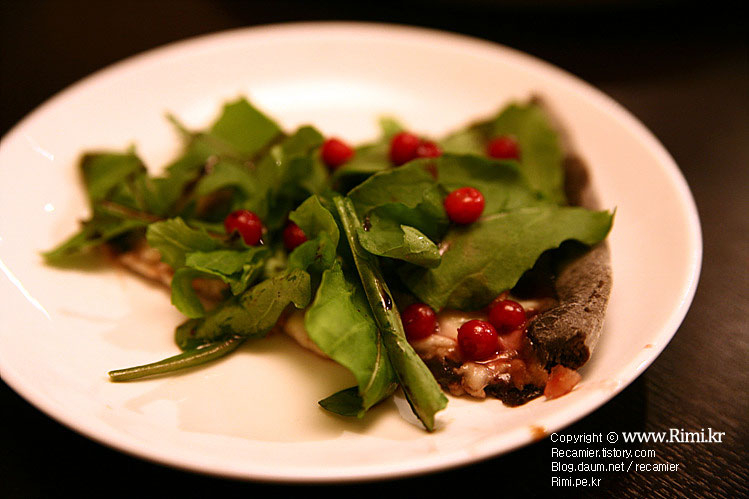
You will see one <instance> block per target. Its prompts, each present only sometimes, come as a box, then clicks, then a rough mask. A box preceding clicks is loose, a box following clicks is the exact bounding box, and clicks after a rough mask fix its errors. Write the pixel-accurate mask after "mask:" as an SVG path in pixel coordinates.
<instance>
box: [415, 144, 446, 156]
mask: <svg viewBox="0 0 749 499" xmlns="http://www.w3.org/2000/svg"><path fill="white" fill-rule="evenodd" d="M416 156H417V157H419V158H438V157H440V156H442V149H440V146H438V145H437V144H435V143H434V142H432V141H429V140H422V141H421V143H420V144H419V147H417V148H416Z"/></svg>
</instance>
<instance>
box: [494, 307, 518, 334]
mask: <svg viewBox="0 0 749 499" xmlns="http://www.w3.org/2000/svg"><path fill="white" fill-rule="evenodd" d="M489 322H491V323H492V326H494V327H495V328H496V329H497V331H498V332H499V333H509V332H510V331H513V330H515V329H518V328H519V327H520V326H522V325H523V324H525V310H524V309H523V306H522V305H521V304H519V303H518V302H516V301H512V300H500V301H498V302H496V303H495V304H494V305H493V306H492V308H491V310H490V311H489Z"/></svg>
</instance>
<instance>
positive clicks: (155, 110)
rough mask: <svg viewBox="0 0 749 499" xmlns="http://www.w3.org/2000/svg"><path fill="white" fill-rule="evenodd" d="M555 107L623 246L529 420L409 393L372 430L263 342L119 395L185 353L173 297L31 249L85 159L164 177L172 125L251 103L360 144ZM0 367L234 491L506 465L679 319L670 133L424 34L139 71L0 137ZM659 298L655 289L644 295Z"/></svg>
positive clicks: (574, 89) (559, 78)
mask: <svg viewBox="0 0 749 499" xmlns="http://www.w3.org/2000/svg"><path fill="white" fill-rule="evenodd" d="M532 94H539V95H542V96H543V97H544V98H545V99H546V100H547V102H548V103H549V104H550V105H551V107H552V108H553V110H554V111H555V113H556V114H557V116H558V117H559V118H560V119H561V122H562V123H563V126H564V127H565V128H566V130H567V132H568V133H569V135H570V138H571V139H572V141H573V142H574V146H575V147H576V149H577V150H578V151H579V153H580V154H581V155H582V156H583V158H584V159H585V160H586V161H587V162H588V164H589V165H590V167H591V169H592V178H593V182H594V185H595V189H596V190H597V192H598V194H599V195H600V198H601V200H602V202H603V205H604V207H606V208H610V209H614V208H615V209H616V221H615V223H614V228H613V232H612V233H611V235H610V244H611V248H612V254H613V267H614V291H613V295H612V297H611V302H610V307H609V310H608V315H607V318H606V324H605V329H604V332H603V336H602V340H601V342H600V345H599V347H598V349H597V351H596V352H595V354H594V357H593V359H592V360H591V361H590V362H589V363H588V365H586V366H585V367H584V368H583V369H582V371H581V372H582V374H583V380H582V382H581V383H580V384H579V385H578V387H577V388H576V389H575V390H574V391H573V392H572V393H570V394H568V395H567V396H565V397H562V398H559V399H556V400H552V401H546V400H544V399H543V398H539V399H536V400H534V401H532V402H530V403H528V404H526V405H524V406H522V407H518V408H508V407H504V406H503V405H502V404H501V403H500V402H498V401H496V400H486V401H475V400H467V399H462V398H451V399H450V403H449V406H448V408H447V409H446V410H444V411H443V412H441V413H439V414H438V418H437V430H436V431H435V432H433V433H427V432H425V431H423V430H422V429H421V427H420V426H419V424H418V422H417V421H415V420H414V418H413V417H412V416H411V414H410V410H409V409H408V405H407V403H405V401H404V400H403V398H402V397H399V396H396V397H394V398H393V399H392V400H391V401H388V402H386V403H384V404H382V405H381V406H378V407H377V408H375V409H374V410H373V411H371V413H370V414H368V415H367V416H366V417H365V418H363V419H362V420H355V419H354V420H350V419H345V418H341V417H337V416H334V415H331V414H329V413H326V412H325V411H323V410H321V409H320V408H319V407H318V405H317V401H318V400H320V399H322V398H324V397H326V396H328V395H330V394H331V393H333V392H335V391H337V390H338V389H342V388H345V387H348V386H351V384H352V379H350V378H349V375H348V374H347V373H346V372H343V370H342V368H339V367H337V366H336V365H334V364H332V363H331V362H327V361H325V360H322V359H318V358H317V357H315V356H313V355H310V354H308V353H306V352H304V351H302V350H301V349H299V348H298V347H296V346H295V345H292V344H291V343H290V342H289V341H288V340H286V339H284V338H279V337H269V338H267V339H265V340H262V341H256V342H251V343H249V344H245V345H244V346H243V347H242V349H241V350H240V351H239V352H237V353H235V354H234V355H232V356H230V357H228V358H226V359H224V360H222V361H219V362H216V363H214V364H212V365H208V366H205V367H203V368H199V369H194V370H190V371H187V372H184V373H181V374H178V375H174V376H171V377H163V378H157V379H151V380H147V381H142V382H134V383H120V384H116V383H111V382H109V381H108V379H107V375H106V373H107V371H108V370H111V369H114V368H119V367H126V366H130V365H134V364H140V363H145V362H150V361H153V360H157V359H160V358H163V357H166V356H169V355H172V354H174V353H176V352H177V347H176V346H175V344H174V343H173V336H172V331H173V328H174V326H175V325H176V324H178V323H179V322H180V320H181V319H180V316H179V314H178V313H177V312H176V311H175V310H174V308H173V307H172V306H171V305H170V302H169V296H168V293H167V292H165V290H164V289H162V288H159V287H156V286H153V285H150V284H148V283H145V282H143V281H142V280H140V279H138V278H137V277H134V276H131V275H129V274H126V273H123V272H121V271H118V270H115V269H112V268H110V267H107V266H106V265H104V264H103V263H102V262H100V261H97V260H95V259H94V260H90V261H86V262H81V264H80V265H77V266H71V267H70V268H66V269H60V268H51V267H47V266H45V265H44V264H43V262H42V260H41V258H40V256H39V253H40V251H42V250H46V249H49V248H51V247H52V246H54V245H56V244H57V243H59V242H60V241H61V240H62V239H63V238H65V237H66V236H68V235H69V234H71V233H72V232H74V231H75V230H76V228H77V224H78V221H79V220H80V219H82V218H84V217H85V216H87V214H88V211H87V207H86V204H85V199H84V194H83V191H82V189H81V186H80V183H79V179H78V178H77V168H76V162H77V158H78V156H79V154H80V153H81V152H82V151H86V150H91V149H118V150H124V149H125V148H127V147H129V146H130V145H135V146H136V147H137V151H138V153H139V154H140V155H141V157H142V158H144V159H145V161H146V162H147V164H148V165H149V167H152V168H153V169H154V170H157V169H158V168H159V167H160V166H162V165H164V164H165V163H166V162H167V161H168V160H169V159H170V158H172V157H173V155H174V154H176V152H177V150H178V147H179V141H178V137H177V136H176V135H175V133H174V131H173V128H172V126H171V125H170V124H169V123H168V122H167V120H166V119H165V114H166V113H167V112H169V113H173V114H174V115H176V116H177V117H178V118H179V119H180V120H181V121H183V122H184V123H186V124H187V125H189V126H191V127H196V128H198V127H202V126H205V125H207V124H208V123H209V122H210V121H211V120H212V119H213V118H214V117H215V116H216V114H217V113H218V112H219V109H220V106H221V104H222V103H223V102H225V101H227V100H230V99H234V98H236V97H238V96H240V95H244V96H246V97H248V98H249V99H250V100H251V101H252V102H253V103H254V104H256V105H257V106H258V107H259V108H261V109H263V110H264V111H265V112H267V113H269V114H270V115H272V116H273V117H274V118H276V119H277V120H278V121H279V122H280V123H281V124H282V125H283V126H284V127H285V128H286V129H290V128H292V127H295V126H297V125H299V124H302V123H311V124H314V125H316V126H317V127H318V128H319V129H321V130H322V131H323V132H324V133H326V134H336V135H339V136H341V137H343V138H345V139H348V140H350V141H352V142H358V141H363V140H367V139H372V138H374V137H375V136H376V134H377V133H378V129H377V118H378V117H379V116H380V115H383V114H390V115H395V116H397V117H399V118H400V119H401V121H403V122H404V123H406V124H407V125H408V126H409V127H410V128H412V129H413V130H417V131H419V132H420V133H424V134H441V133H444V132H447V131H449V130H452V129H454V128H458V127H460V126H462V125H464V124H466V123H467V122H469V121H471V120H474V119H476V118H480V117H484V116H487V115H490V114H493V113H494V112H496V111H497V110H498V109H499V108H500V107H501V106H503V105H504V104H506V103H507V102H509V101H510V100H518V99H519V100H523V99H527V98H528V97H529V96H531V95H532ZM0 211H1V212H2V213H3V216H2V218H0V270H2V272H3V274H4V275H3V276H0V373H1V374H2V378H3V380H5V382H6V383H8V384H9V385H10V386H11V387H13V388H14V389H15V390H17V391H18V392H19V393H20V394H21V395H22V396H24V397H25V398H26V399H27V400H29V401H30V402H31V403H32V404H34V405H35V406H37V407H38V408H39V409H41V410H42V411H44V412H45V413H47V414H49V415H50V416H51V417H53V418H55V419H57V420H59V421H61V422H62V423H64V424H66V425H68V426H69V427H71V428H73V429H75V430H77V431H79V432H80V433H82V434H84V435H86V436H88V437H90V438H93V439H95V440H97V441H99V442H102V443H104V444H107V445H110V446H113V447H115V448H117V449H120V450H122V451H124V452H128V453H131V454H134V455H137V456H140V457H143V458H145V459H149V460H153V461H157V462H160V463H164V464H168V465H171V466H175V467H179V468H184V469H189V470H194V471H199V472H204V473H210V474H217V475H223V476H230V477H236V478H248V479H256V480H278V481H344V480H356V479H375V478H386V477H396V476H404V475H409V474H416V473H424V472H431V471H436V470H440V469H444V468H447V467H452V466H457V465H462V464H466V463H470V462H474V461H477V460H481V459H485V458H488V457H492V456H497V455H499V454H501V453H503V452H507V451H509V450H511V449H514V448H517V447H519V446H522V445H525V444H527V443H529V442H531V441H533V440H534V439H537V438H539V436H540V435H543V434H548V433H550V432H553V431H556V430H559V429H561V428H564V427H565V426H566V425H569V424H570V423H572V422H573V421H575V420H577V419H579V418H581V417H583V416H584V415H586V414H588V413H590V412H591V411H593V410H594V409H596V408H597V407H599V406H600V405H601V404H603V403H604V402H606V401H607V400H609V399H611V398H612V397H613V396H614V395H615V394H616V393H618V392H619V391H620V390H621V389H622V388H623V387H625V386H626V385H627V384H629V383H630V382H631V381H632V380H634V379H635V378H636V377H637V376H638V375H639V374H640V373H642V372H643V370H644V369H645V368H646V367H647V366H648V365H649V364H650V363H651V362H652V361H653V359H655V358H656V356H657V355H658V354H659V353H660V352H661V350H662V349H663V348H664V347H665V346H666V344H667V343H668V341H669V340H670V339H671V337H672V336H673V334H674V333H675V331H676V329H677V328H678V326H679V324H680V322H681V321H682V319H683V317H684V315H685V313H686V311H687V308H688V307H689V304H690V302H691V300H692V296H693V293H694V290H695V287H696V284H697V279H698V274H699V269H700V263H701V249H702V244H701V236H700V227H699V220H698V217H697V212H696V209H695V205H694V203H693V200H692V197H691V194H690V192H689V189H688V187H687V185H686V183H685V181H684V179H683V177H682V176H681V174H680V172H679V170H678V168H677V166H676V165H675V164H674V162H673V160H672V159H671V157H670V156H669V155H668V153H667V152H666V151H665V150H664V149H663V147H662V146H661V145H660V144H659V143H658V142H657V140H656V139H655V138H654V137H653V136H652V135H651V134H650V133H649V132H648V131H647V130H646V129H645V128H644V127H643V126H642V125H641V124H640V123H639V122H638V121H637V120H636V119H635V118H633V117H632V116H631V115H630V114H628V113H627V112H626V111H625V110H624V109H622V108H621V107H620V106H619V105H617V104H616V103H615V102H613V101H612V100H611V99H609V98H607V97H606V96H605V95H603V94H602V93H601V92H599V91H597V90H595V89H594V88H592V87H590V86H589V85H587V84H585V83H584V82H582V81H580V80H578V79H576V78H574V77H573V76H571V75H569V74H567V73H565V72H563V71H561V70H559V69H557V68H555V67H552V66H550V65H548V64H546V63H543V62H541V61H538V60H536V59H534V58H532V57H529V56H527V55H524V54H521V53H518V52H516V51H513V50H510V49H507V48H504V47H501V46H497V45H494V44H490V43H487V42H483V41H478V40H475V39H470V38H466V37H462V36H456V35H452V34H447V33H441V32H434V31H428V30H422V29H412V28H406V27H396V26H389V25H370V24H295V25H280V26H269V27H262V28H253V29H247V30H239V31H230V32H226V33H219V34H216V35H212V36H207V37H202V38H197V39H193V40H188V41H185V42H180V43H176V44H173V45H169V46H166V47H164V48H160V49H158V50H154V51H150V52H147V53H145V54H142V55H139V56H137V57H133V58H130V59H128V60H125V61H123V62H121V63H119V64H116V65H114V66H112V67H109V68H107V69H105V70H103V71H100V72H98V73H96V74H94V75H93V76H91V77H89V78H86V79H84V80H83V81H81V82H79V83H78V84H76V85H73V86H72V87H70V88H68V89H67V90H65V91H64V92H62V93H60V94H59V95H57V96H56V97H54V98H52V99H51V100H50V101H48V102H46V103H45V104H44V105H42V106H41V107H40V108H39V109H37V110H36V111H34V112H33V113H32V114H31V115H30V116H28V117H27V118H26V119H24V120H23V121H22V122H21V123H19V124H18V125H17V126H16V127H15V128H14V129H12V130H11V131H10V132H9V133H8V134H7V136H6V137H5V138H4V139H3V140H2V144H1V145H0ZM644 290H647V292H644Z"/></svg>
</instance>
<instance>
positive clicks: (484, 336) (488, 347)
mask: <svg viewBox="0 0 749 499" xmlns="http://www.w3.org/2000/svg"><path fill="white" fill-rule="evenodd" d="M498 338H499V337H498V336H497V331H496V330H495V329H494V326H492V325H491V324H489V323H488V322H486V321H481V320H478V319H473V320H470V321H468V322H466V323H464V324H463V325H462V326H460V328H459V329H458V346H459V347H460V351H461V353H462V354H463V356H464V357H465V358H467V359H469V360H483V359H486V358H488V357H491V356H492V355H494V354H496V353H497V349H498Z"/></svg>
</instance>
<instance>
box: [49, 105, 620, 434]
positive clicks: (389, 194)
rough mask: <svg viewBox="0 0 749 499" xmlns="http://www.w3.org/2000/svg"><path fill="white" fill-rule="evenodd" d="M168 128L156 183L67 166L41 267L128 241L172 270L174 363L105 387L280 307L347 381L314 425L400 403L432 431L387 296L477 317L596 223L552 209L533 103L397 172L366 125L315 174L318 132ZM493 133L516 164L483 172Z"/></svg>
mask: <svg viewBox="0 0 749 499" xmlns="http://www.w3.org/2000/svg"><path fill="white" fill-rule="evenodd" d="M171 120H172V122H173V123H174V124H175V126H176V128H177V130H178V132H179V133H180V134H181V136H182V138H183V140H184V149H183V151H182V153H181V155H180V156H179V157H178V158H176V159H175V160H174V161H173V162H171V163H170V164H169V165H167V166H166V167H165V168H164V170H163V173H162V174H161V175H160V176H154V175H152V174H150V173H149V172H148V170H147V168H146V166H145V165H144V163H143V161H141V160H140V159H139V158H138V156H137V154H136V152H135V151H134V150H133V149H131V150H128V151H126V152H124V153H113V152H103V153H88V154H86V155H84V156H83V158H82V160H81V163H80V169H81V174H82V178H83V183H84V186H85V189H86V193H87V197H88V202H89V207H90V217H89V218H88V220H86V221H85V222H83V223H82V225H81V228H80V230H79V232H78V233H76V234H75V235H73V236H72V237H70V238H69V239H68V240H66V241H64V242H63V243H62V244H61V245H59V246H58V247H56V248H55V249H53V250H51V251H49V252H47V253H45V254H44V256H45V258H46V260H47V262H48V263H50V264H58V263H60V262H63V261H65V260H66V259H67V258H69V257H70V256H72V255H76V254H81V253H85V252H87V251H89V250H90V249H91V248H93V247H95V246H98V245H101V244H104V243H106V244H107V245H108V247H110V248H117V249H119V250H120V251H125V250H127V249H128V248H131V247H133V245H134V244H136V243H137V242H138V241H140V242H143V241H144V240H145V241H146V242H147V244H148V245H149V246H151V247H152V248H155V249H157V250H158V251H159V252H160V255H161V258H162V261H163V262H165V263H166V264H168V265H169V266H170V267H171V268H172V269H173V270H174V275H173V278H172V282H171V300H172V303H173V304H174V305H175V306H176V307H177V308H178V309H179V310H180V311H181V312H182V313H183V314H184V315H185V316H186V320H185V322H184V323H182V324H181V325H179V326H178V327H177V329H176V333H175V338H176V343H177V345H178V346H179V348H180V349H181V350H182V353H180V354H179V355H176V356H174V357H170V358H168V359H165V360H162V361H159V362H155V363H153V364H148V365H145V366H138V367H134V368H129V369H121V370H117V371H112V372H111V373H110V376H111V377H112V379H113V380H128V379H136V378H140V377H143V376H148V375H152V374H159V373H164V372H170V371H173V370H175V369H179V368H182V367H187V366H193V365H196V364H200V363H203V362H207V361H210V360H213V359H215V358H218V357H221V356H223V355H225V354H227V353H229V352H231V351H233V350H234V349H236V348H237V347H238V346H239V345H240V344H241V343H242V342H244V341H245V340H246V339H248V338H256V337H262V336H265V335H267V334H268V333H269V332H270V331H271V329H273V327H274V326H275V325H276V323H277V322H278V320H279V318H281V317H282V316H283V314H284V313H285V311H287V309H289V308H290V307H295V308H297V309H305V312H304V326H305V328H306V330H307V332H308V334H309V337H310V339H311V340H312V341H313V342H314V343H315V344H316V345H317V346H318V347H319V348H320V349H321V350H322V351H323V352H324V353H325V354H326V355H327V356H329V357H330V358H331V359H333V360H334V361H336V362H338V363H339V364H341V365H342V366H344V367H346V368H347V369H348V370H349V371H350V372H351V373H352V374H353V376H354V378H355V380H356V386H354V387H351V388H350V389H347V390H344V391H341V392H339V393H336V394H333V395H331V396H330V397H328V398H326V399H325V400H322V401H320V404H321V405H322V406H323V407H324V408H326V409H328V410H330V411H333V412H335V413H338V414H343V415H353V416H362V415H363V414H364V413H365V412H366V411H367V410H368V409H369V408H370V407H372V406H373V405H375V404H376V403H378V402H380V401H381V400H383V399H385V398H387V397H389V396H390V395H391V394H392V393H393V392H394V391H395V390H396V389H397V388H398V387H401V388H402V389H403V392H404V393H405V395H406V398H407V400H408V401H409V403H410V405H411V407H412V409H413V411H414V413H415V414H416V415H417V417H418V418H419V419H420V421H421V422H422V423H423V424H424V426H425V427H426V428H427V429H428V430H432V429H433V428H434V416H435V413H437V412H438V411H440V410H441V409H443V408H444V407H445V405H446V404H447V399H446V397H445V395H444V394H443V393H442V390H441V389H440V387H439V385H438V384H437V382H436V381H435V379H434V378H433V376H432V375H431V373H430V372H429V370H428V369H427V368H426V366H425V365H424V363H423V362H422V361H421V359H419V357H418V356H417V354H416V353H415V352H414V350H413V349H412V348H411V346H410V345H409V344H408V342H407V341H406V337H405V334H404V333H403V326H402V324H401V321H400V316H399V314H398V309H397V306H396V304H395V302H394V298H393V297H394V296H397V297H401V296H407V297H411V298H412V299H413V300H418V301H422V302H424V303H427V304H429V305H430V306H431V307H432V308H434V309H435V310H441V309H443V308H457V309H463V310H477V309H479V308H481V307H484V306H486V305H487V304H488V303H489V302H490V301H491V300H492V299H493V298H494V297H496V296H497V295H498V294H499V293H500V292H502V291H504V290H507V289H511V288H512V287H513V286H515V284H516V283H517V282H518V280H519V279H520V277H521V276H522V275H523V273H524V272H526V271H527V270H528V269H530V268H531V267H533V265H534V263H535V262H536V260H537V259H538V258H539V256H540V255H541V254H542V253H543V252H545V251H547V250H549V249H553V248H556V247H558V246H559V245H560V244H561V243H562V242H564V241H566V240H569V239H574V240H577V241H580V242H582V243H584V244H588V245H592V244H595V243H597V242H599V241H601V240H602V239H604V238H605V237H606V235H607V233H608V231H609V230H610V227H611V223H612V215H611V214H610V213H608V212H605V211H600V212H597V211H589V210H586V209H583V208H579V207H571V206H566V203H565V196H564V189H563V184H564V171H563V164H562V161H563V152H562V149H561V147H560V144H559V138H558V136H557V134H556V132H555V131H554V130H553V129H552V127H551V126H550V124H549V122H548V120H547V118H546V116H545V115H544V113H543V111H542V110H541V109H540V108H539V107H538V106H536V105H534V104H511V105H509V106H508V107H506V108H505V109H503V110H502V111H501V112H500V113H498V114H497V115H496V116H494V117H492V118H490V119H488V120H486V121H483V122H480V123H476V124H474V125H472V126H470V127H468V128H465V129H463V130H460V131H457V132H455V133H452V134H450V135H448V136H446V137H444V138H443V139H442V140H439V141H438V143H439V145H440V147H441V148H442V150H443V151H444V153H443V154H442V155H441V156H440V157H438V158H423V159H416V160H413V161H411V162H409V163H407V164H405V165H403V166H399V167H393V165H392V163H391V162H390V159H389V157H388V149H389V143H390V139H391V138H392V137H393V136H394V134H396V133H397V132H399V131H401V130H402V129H403V127H402V126H401V125H400V124H399V123H398V122H397V121H395V120H393V119H382V120H381V129H382V133H381V137H380V138H379V139H378V140H376V141H374V142H372V143H369V144H365V145H362V146H359V147H357V148H356V149H355V154H354V156H353V158H352V159H351V160H349V161H348V162H347V163H346V164H344V165H343V166H342V167H340V168H338V169H336V170H334V171H332V172H331V171H329V169H328V168H327V167H326V166H325V165H324V163H323V162H322V160H321V159H320V152H319V150H320V147H321V145H322V143H323V142H324V137H323V135H322V134H321V133H320V132H319V131H318V130H316V129H315V128H314V127H311V126H302V127H300V128H298V129H297V130H295V131H294V132H293V133H290V134H289V133H285V132H284V131H283V130H282V129H281V127H279V125H278V124H276V123H275V122H274V121H273V120H272V119H270V118H269V117H268V116H266V115H264V114H263V113H262V112H260V111H259V110H258V109H256V108H255V107H253V106H252V105H251V104H250V103H249V102H248V101H247V100H245V99H243V98H240V99H238V100H236V101H233V102H229V103H227V104H225V105H224V107H223V111H222V113H221V114H220V116H219V117H218V119H217V120H216V121H215V122H214V123H213V124H212V125H211V126H210V127H209V128H208V129H207V130H204V131H199V132H194V131H190V130H188V129H186V128H185V127H184V126H182V125H181V124H179V123H178V122H177V120H175V119H174V118H171ZM500 134H502V135H504V134H511V135H513V136H514V137H515V138H516V139H517V141H518V143H519V145H520V147H521V150H522V156H521V159H520V160H519V161H515V160H495V159H491V158H488V157H487V156H486V155H485V148H486V143H487V141H488V140H489V139H490V138H491V137H493V136H496V135H500ZM464 186H471V187H474V188H476V189H478V190H479V191H481V192H482V193H483V195H484V198H485V199H486V206H485V210H484V212H483V215H482V217H481V219H480V220H479V221H478V222H476V223H473V224H471V225H469V226H456V225H453V224H451V223H450V221H449V219H448V217H447V215H446V214H445V210H444V207H443V199H444V198H445V196H446V194H447V193H448V192H450V191H451V190H453V189H456V188H459V187H464ZM237 209H247V210H250V211H253V212H254V213H256V214H257V215H258V216H259V217H260V218H261V219H262V220H263V223H264V226H265V228H266V232H265V233H264V235H263V240H262V244H261V245H257V246H249V245H247V244H245V243H244V242H243V240H242V238H241V237H237V235H236V234H234V235H227V234H226V233H225V231H224V229H223V224H222V222H223V220H224V217H225V216H226V215H227V214H228V213H230V212H232V211H234V210H237ZM287 220H291V221H293V222H294V223H296V224H297V225H298V226H299V227H300V228H301V229H302V230H303V231H304V233H305V235H306V236H307V241H306V242H304V243H303V244H301V245H300V246H298V247H296V248H295V249H293V250H292V251H290V252H289V251H287V250H286V249H285V248H284V246H283V241H282V237H281V233H282V230H283V227H284V226H285V224H286V223H287ZM198 278H199V279H213V280H219V281H221V282H223V283H224V284H225V285H226V291H225V293H224V299H223V300H222V301H220V302H219V303H218V304H216V305H215V306H213V307H206V306H204V301H203V300H201V298H200V296H198V293H197V292H196V290H195V288H194V287H193V283H194V281H195V279H198Z"/></svg>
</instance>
